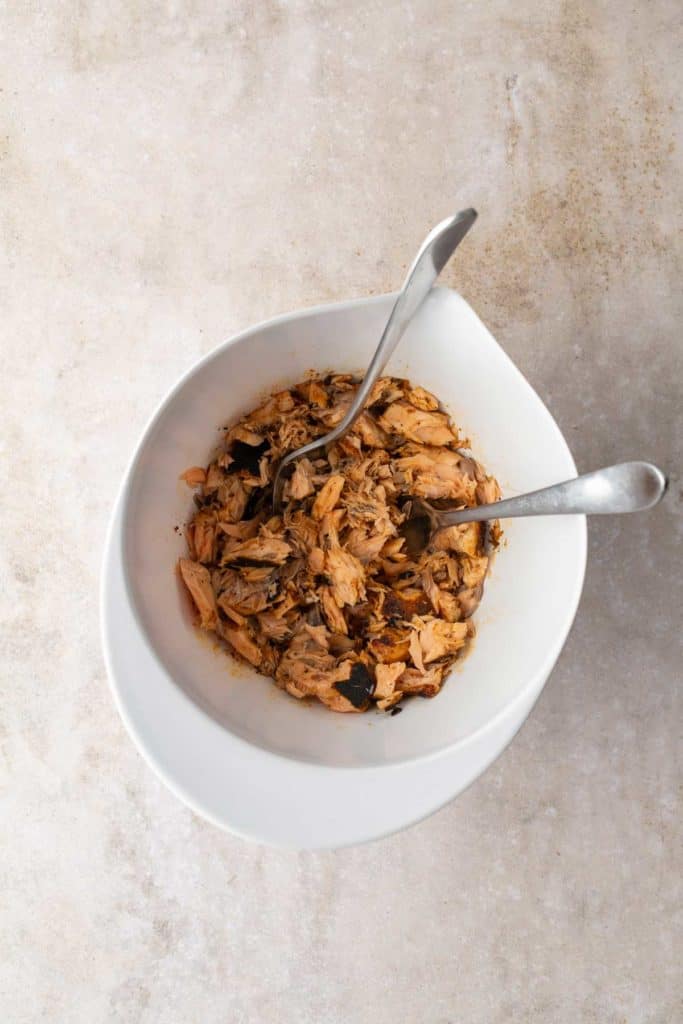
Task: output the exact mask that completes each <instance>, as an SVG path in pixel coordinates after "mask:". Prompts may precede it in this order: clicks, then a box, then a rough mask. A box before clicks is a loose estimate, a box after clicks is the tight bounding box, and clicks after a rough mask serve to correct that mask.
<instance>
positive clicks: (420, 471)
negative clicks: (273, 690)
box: [179, 373, 500, 712]
mask: <svg viewBox="0 0 683 1024" xmlns="http://www.w3.org/2000/svg"><path fill="white" fill-rule="evenodd" d="M356 385H357V381H356V379H355V378H353V377H352V376H351V375H349V374H335V373H331V374H328V375H327V376H325V377H319V376H311V377H309V378H308V379H307V380H305V381H302V382H301V383H299V384H297V385H296V386H295V387H293V388H291V389H290V390H286V391H280V392H278V393H277V394H274V395H272V396H271V397H270V398H269V399H268V400H267V401H266V402H265V403H264V404H263V405H261V406H259V408H257V409H255V410H254V411H253V412H251V413H249V414H248V415H247V416H244V417H243V418H242V419H241V420H240V421H239V422H238V423H234V424H232V425H230V426H229V427H228V428H226V430H225V433H224V440H223V444H222V445H221V447H220V449H219V450H217V451H216V452H215V454H214V456H213V458H212V460H211V461H210V463H209V465H208V466H207V467H206V468H204V467H201V466H192V467H190V468H189V469H187V470H186V471H185V472H184V473H182V474H181V477H180V479H181V480H184V481H185V482H186V483H187V484H188V486H190V487H192V488H194V489H195V490H196V493H195V504H196V506H197V507H196V510H195V512H194V515H193V517H192V519H191V521H190V522H189V523H187V524H186V527H185V536H186V538H187V545H188V557H186V558H181V559H180V562H179V572H180V577H181V579H182V580H183V582H184V584H185V586H186V588H187V590H188V592H189V594H190V597H191V598H192V602H193V604H194V607H195V609H196V611H197V619H198V624H199V625H200V627H201V628H202V629H205V630H208V631H211V632H213V633H214V634H215V635H216V636H218V637H219V638H220V640H222V641H223V642H224V644H225V646H226V649H227V650H228V651H229V652H230V653H231V654H233V655H234V656H235V657H237V658H241V659H243V660H245V661H247V662H248V663H249V664H251V665H253V666H254V667H255V668H256V669H257V670H258V671H259V672H261V673H263V674H264V675H269V676H271V677H272V678H274V679H275V681H276V683H277V685H278V686H280V687H281V688H283V689H284V690H286V691H287V692H288V693H289V694H291V695H292V696H293V697H296V698H297V699H303V698H315V699H317V700H319V701H321V702H322V703H323V704H325V705H326V706H327V707H328V708H330V709H331V710H333V711H339V712H362V711H365V710H367V709H368V708H370V707H372V706H375V707H377V708H378V709H379V710H381V711H389V710H390V709H392V708H394V707H395V706H396V705H397V704H398V703H399V702H400V701H402V700H403V699H404V698H405V697H406V696H409V695H413V694H419V695H421V696H423V697H433V696H434V695H435V694H437V693H438V692H439V690H440V689H441V686H442V685H443V681H444V679H445V678H446V677H447V675H448V671H449V669H450V666H451V664H452V663H453V661H455V660H456V658H458V657H460V656H461V655H462V653H463V651H465V650H466V648H467V645H468V644H469V642H470V641H471V638H472V637H473V635H474V626H473V625H472V622H471V616H472V614H473V613H474V611H475V610H476V608H477V606H478V604H479V602H480V600H481V597H482V593H483V584H484V580H485V577H486V574H487V571H488V565H489V556H488V546H487V545H488V544H490V542H491V541H492V542H493V543H494V544H495V543H497V540H498V536H499V529H498V526H497V524H489V529H488V530H486V529H485V528H484V527H483V526H482V525H480V524H477V523H470V524H466V525H464V526H458V527H450V528H449V529H447V530H443V531H441V532H440V533H438V534H436V535H435V537H434V538H432V541H431V543H430V546H429V547H428V548H427V549H426V550H425V551H424V552H423V553H422V554H421V555H420V556H419V559H418V560H416V561H413V560H412V559H411V555H410V554H409V553H408V552H407V551H406V550H405V544H404V539H403V536H402V535H401V527H402V525H403V523H404V522H405V513H404V511H403V507H404V505H405V504H406V501H407V500H408V499H409V498H410V497H411V496H420V497H423V498H426V499H428V500H431V501H436V502H441V503H444V502H445V503H450V505H451V506H455V507H462V506H463V505H464V506H474V505H478V504H483V503H485V502H490V501H495V500H497V499H498V498H499V497H500V489H499V487H498V484H497V483H496V481H495V480H494V479H493V478H492V477H490V476H488V475H487V474H486V472H485V470H484V469H483V468H482V467H481V466H480V465H479V463H477V462H475V460H474V459H473V458H472V457H471V456H470V455H468V454H466V453H465V452H464V451H463V448H464V446H465V445H466V442H465V441H463V440H461V439H460V438H459V436H458V432H457V430H456V429H455V427H454V426H453V424H452V423H451V421H450V419H449V417H448V415H447V414H446V413H445V412H443V411H442V409H441V408H440V405H439V401H438V399H437V398H436V397H435V396H434V395H432V394H430V392H428V391H425V390H424V388H421V387H413V386H412V385H411V384H410V383H409V382H408V381H406V380H400V379H398V378H393V377H384V378H382V379H381V380H379V381H377V383H376V384H375V385H374V387H373V389H372V392H371V394H370V398H369V402H368V405H367V407H366V409H365V411H364V413H363V414H362V416H361V417H360V418H359V419H358V421H357V422H356V424H355V425H354V428H353V429H352V430H351V432H350V433H349V434H348V435H347V436H346V437H344V438H343V439H342V440H341V441H340V442H338V443H337V444H334V445H332V446H331V447H330V449H329V450H328V451H327V452H326V453H325V454H324V455H321V456H319V457H315V456H314V457H313V458H311V459H306V458H304V459H301V460H299V461H298V462H297V464H296V466H295V467H294V470H293V472H292V473H291V475H290V477H289V479H288V481H287V483H286V485H285V491H284V507H283V510H282V514H281V515H279V516H274V515H273V513H272V482H273V477H274V474H275V471H276V469H277V465H278V463H279V461H280V460H281V459H282V457H283V456H284V455H285V454H287V452H288V451H291V450H292V449H293V448H296V447H298V446H299V445H302V444H306V443H307V442H309V441H311V440H314V439H315V438H317V437H320V436H321V435H322V434H324V433H325V432H326V431H327V430H329V428H330V427H331V426H333V425H334V424H336V423H339V422H340V420H341V419H342V417H343V416H344V414H345V412H346V410H347V409H348V407H349V404H350V402H351V400H352V398H353V391H354V389H355V387H356Z"/></svg>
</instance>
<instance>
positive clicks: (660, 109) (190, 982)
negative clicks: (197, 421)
mask: <svg viewBox="0 0 683 1024" xmlns="http://www.w3.org/2000/svg"><path fill="white" fill-rule="evenodd" d="M0 28H1V30H2V31H1V33H0V35H1V37H2V49H3V58H4V59H3V61H2V63H1V65H0V80H1V81H0V86H1V91H0V180H1V181H2V189H1V191H0V231H1V232H2V256H1V257H0V258H1V259H2V265H3V269H2V275H1V276H0V289H1V294H2V328H1V331H2V370H3V402H2V407H1V411H0V426H1V431H2V460H1V461H0V472H1V473H2V475H3V477H4V486H3V494H4V497H5V501H4V502H3V529H2V540H1V541H0V565H1V577H0V581H1V588H0V615H1V629H0V645H1V653H0V665H1V666H2V694H3V695H2V712H1V714H0V801H1V803H0V806H1V807H2V819H1V821H2V834H3V841H2V854H1V856H0V880H1V891H2V899H1V901H0V907H1V909H0V950H1V951H2V952H1V955H0V1019H2V1020H3V1021H7V1022H8V1024H10V1022H11V1024H25V1022H35V1021H38V1020H49V1021H58V1022H60V1024H70V1022H78V1024H80V1022H84V1024H85V1022H87V1024H91V1022H93V1021H98V1022H99V1021H107V1022H135V1024H152V1022H163V1024H175V1022H178V1024H181V1022H182V1024H185V1022H195V1021H196V1022H202V1024H204V1022H214V1021H215V1022H219V1021H220V1022H230V1024H233V1022H234V1024H261V1022H264V1021H268V1022H274V1024H290V1022H292V1024H294V1022H296V1024H320V1022H329V1024H361V1022H366V1021H372V1022H373V1024H394V1022H398V1021H410V1022H413V1021H415V1022H417V1021H420V1022H422V1021H425V1022H434V1024H447V1022H455V1021H457V1022H459V1024H469V1022H480V1021H481V1022H485V1024H508V1022H510V1021H520V1022H521V1021H524V1022H532V1024H536V1022H552V1024H565V1022H566V1024H576V1022H577V1021H588V1022H592V1021H594V1022H599V1024H621V1022H625V1021H627V1022H634V1024H635V1022H637V1024H672V1022H673V1021H674V1020H676V1019H680V1015H681V1013H682V1012H683V1011H682V1009H681V1000H682V997H683V989H682V986H681V980H680V962H679V954H676V953H675V940H676V935H675V923H676V914H677V913H678V914H679V918H678V920H679V921H680V906H681V903H680V898H681V893H680V871H681V847H680V833H679V832H678V828H679V826H680V816H681V804H680V791H679V787H680V747H679V746H677V743H678V726H679V723H680V714H681V692H680V667H681V662H682V658H681V654H682V652H681V644H680V608H681V606H682V604H683V601H682V595H681V573H680V567H679V568H678V569H677V568H676V566H675V559H676V555H677V554H679V553H680V539H681V484H680V479H679V477H678V472H679V469H680V465H679V463H678V461H677V455H680V450H681V441H680V439H681V437H682V436H683V424H682V422H681V418H682V416H681V409H682V403H681V395H680V381H681V363H682V355H683V346H682V345H681V326H680V325H681V319H682V313H683V309H682V305H683V303H682V299H681V279H682V278H683V267H682V266H681V264H682V262H683V261H682V259H681V252H682V250H681V245H680V238H681V236H680V228H681V209H682V202H681V200H682V198H683V197H682V195H681V161H680V149H677V148H676V146H677V144H678V145H680V138H679V139H678V142H677V133H679V134H680V128H681V121H680V117H679V115H678V114H677V112H676V110H675V109H674V107H675V104H676V103H677V101H678V98H679V94H680V92H681V87H682V85H683V81H682V75H681V64H680V50H679V47H680V6H679V4H678V3H677V2H675V0H652V2H651V3H648V4H641V5H623V4H621V3H618V2H617V0H599V2H580V0H565V2H562V3H557V4H548V3H541V2H539V0H519V2H518V3H514V4H513V3H510V2H507V0H492V2H490V3H486V4H477V3H462V4H448V3H445V2H444V3H434V2H432V0H414V2H405V3H399V2H394V0H384V2H377V0H372V2H369V3H363V4H361V3H358V4H354V3H351V2H348V0H342V2H333V0H328V2H324V0H322V2H319V3H312V2H304V0H291V2H289V3H285V2H282V3H278V2H275V0H269V2H261V0H259V2H256V3H247V0H238V2H232V3H228V4H213V3H210V2H207V0H196V2H193V3H190V2H189V0H177V2H175V3H167V4H160V3H143V2H141V0H138V2H135V0H128V2H127V3H124V4H103V3H92V4H81V3H76V2H75V0H65V2H64V3H62V4H54V5H50V4H45V5H40V4H4V5H2V9H1V10H0ZM469 205H473V206H475V207H476V208H477V209H478V210H479V211H480V221H479V223H478V224H477V227H476V230H475V231H473V232H472V235H471V236H470V238H468V240H467V242H466V243H465V245H463V248H462V250H461V253H459V254H458V257H457V260H454V261H453V266H452V269H451V270H450V272H449V273H450V277H449V279H448V280H449V282H450V283H452V284H453V285H455V286H456V287H458V288H459V289H460V290H461V291H462V293H463V294H464V295H465V297H466V298H467V299H468V300H469V301H470V302H471V303H472V305H473V306H474V308H475V309H476V310H477V311H478V312H479V314H480V315H481V316H482V318H483V319H484V321H485V322H486V323H487V324H488V325H489V326H490V327H491V329H492V330H493V332H494V334H496V336H497V337H498V339H499V341H500V342H501V343H502V344H503V346H504V347H505V348H506V349H507V351H508V352H509V353H510V355H511V356H512V358H513V359H514V360H515V361H516V362H517V364H518V365H519V366H520V367H521V369H522V370H523V371H524V373H525V374H526V375H527V376H528V377H529V379H530V380H531V382H532V383H533V385H534V386H535V387H536V388H537V390H538V391H539V393H540V394H541V396H542V397H543V398H544V400H545V401H546V402H547V404H548V405H549V407H550V409H551V410H552V412H553V414H554V415H555V416H556V418H557V420H558V422H559V423H560V425H561V427H562V429H563V430H564V432H565V433H566V435H567V437H568V438H569V441H570V444H571V445H572V448H573V451H574V453H575V456H576V458H577V461H578V464H579V467H580V468H581V469H582V470H585V469H588V468H592V467H596V466H599V465H601V464H606V463H608V462H610V461H616V460H619V459H622V458H628V457H645V458H651V459H653V460H654V461H657V462H659V463H660V464H662V465H663V466H665V467H667V468H668V469H669V471H670V472H671V473H672V486H671V490H670V494H669V495H668V496H667V500H666V502H665V503H664V504H663V505H662V506H660V507H659V508H658V509H657V510H656V511H655V512H654V513H653V514H651V515H646V516H638V517H633V518H624V519H608V520H605V521H595V522H592V523H591V524H590V557H589V568H588V576H587V582H586V589H585V594H584V598H583V602H582V605H581V608H580V611H579V614H578V618H577V621H576V625H575V627H574V630H573V632H572V634H571V637H570V640H569V642H568V644H567V646H566V648H565V651H564V653H563V655H562V657H561V659H560V661H559V663H558V665H557V668H556V670H555V672H554V673H553V675H552V678H551V680H550V682H549V684H548V686H547V687H546V689H545V691H544V693H543V695H542V698H541V700H540V701H539V703H538V705H537V706H536V708H535V709H534V711H533V713H532V715H531V717H530V719H529V721H528V722H527V724H526V725H525V726H524V728H523V729H522V731H521V732H520V734H519V735H518V737H517V738H516V740H515V741H514V742H513V744H512V745H511V747H510V748H509V749H508V750H507V752H506V753H505V754H504V755H503V756H502V757H501V758H500V759H499V760H498V761H497V762H496V763H495V764H494V765H493V767H492V768H491V769H490V770H489V771H488V772H487V773H486V774H485V775H484V776H483V777H482V778H481V779H480V780H479V781H478V782H477V783H476V784H475V785H474V786H472V787H471V788H470V789H469V790H468V791H467V792H466V793H465V794H464V795H463V796H462V797H461V798H460V799H459V800H457V801H456V802H455V803H453V804H451V805H450V806H449V807H447V808H446V809H444V810H443V811H441V812H440V813H439V814H437V815H436V816H434V817H433V818H431V819H430V820H428V821H426V822H424V823H423V824H421V825H419V826H418V827H415V828H413V829H411V830H409V831H407V832H405V833H403V834H401V835H398V836H395V837H392V838H390V839H387V840H384V841H382V842H378V843H375V844H372V845H370V846H368V847H364V848H358V849H354V850H348V851H343V852H338V853H321V854H312V853H302V854H296V853H284V852H278V851H273V850H270V849H265V848H260V847H257V846H252V845H249V844H246V843H244V842H241V841H240V840H238V839H235V838H232V837H231V836H229V835H225V834H223V833H221V832H220V831H218V830H216V829H215V828H213V827H212V826H211V825H209V824H207V823H205V822H204V821H202V820H200V819H198V818H197V817H195V816H194V815H193V814H192V813H191V812H190V811H189V810H187V809H186V808H185V807H184V806H183V805H182V804H180V803H179V802H178V801H177V800H176V799H175V798H174V797H173V796H172V795H171V794H170V793H169V792H168V791H167V790H166V789H165V788H164V787H163V786H162V785H161V783H160V782H158V781H157V779H156V778H155V777H154V776H153V775H152V773H151V772H150V771H149V770H148V769H147V767H146V766H145V764H144V763H143V761H142V759H141V757H140V756H139V755H138V754H137V752H136V751H135V749H134V748H133V746H132V745H131V743H130V741H129V739H128V737H127V736H126V735H125V733H124V730H123V726H122V724H121V722H120V721H119V718H118V716H117V714H116V712H115V711H114V708H113V706H112V702H111V699H110V695H109V691H108V688H107V686H106V683H105V674H104V668H103V663H102V657H101V654H100V641H99V629H98V602H97V589H98V575H99V566H100V558H101V552H102V547H103V542H104V536H105V529H106V524H107V519H108V516H109V513H110V510H111V506H112V502H113V499H114V495H115V493H116V490H117V487H118V483H119V480H120V477H121V474H122V472H123V469H124V466H125V464H126V461H127V459H128V457H129V454H130V451H131V449H132V446H133V444H134V442H135V440H136V439H137V437H138V435H139V433H140V431H141V429H142V427H143V425H144V423H145V422H146V420H147V418H148V416H149V413H150V410H151V409H152V408H153V407H154V406H155V404H156V403H157V402H158V400H159V399H160V397H161V396H162V395H163V394H164V393H165V391H166V390H167V389H168V387H169V386H170V385H171V384H172V383H173V382H174V381H175V379H176V378H177V376H178V375H179V374H180V373H181V372H182V371H184V370H185V369H186V368H187V367H189V366H190V365H191V364H192V363H193V362H194V361H195V360H196V359H197V358H198V357H199V356H201V355H202V354H203V353H205V352H207V351H209V350H210V349H211V348H212V347H213V346H215V345H216V344H217V343H218V342H219V341H221V340H222V339H223V338H225V337H226V336H228V335H229V334H231V333H233V332H234V331H236V330H238V329H240V328H243V327H245V326H247V325H249V324H250V323H251V322H254V321H256V320H261V319H263V318H265V317H268V316H270V315H272V314H275V313H278V312H283V311H286V310H289V309H294V308H297V307H300V306H305V305H310V304H315V303H319V302H324V301H326V300H332V299H337V298H346V297H349V296H354V295H362V294H368V293H371V292H383V291H386V290H390V289H393V288H395V287H397V286H398V285H399V284H400V282H401V279H402V276H403V273H404V270H405V267H406V265H407V263H408V262H409V261H410V259H411V258H412V256H413V253H414V251H415V249H416V246H417V245H418V243H419V242H420V240H421V239H422V237H423V235H424V233H425V230H426V229H427V228H429V227H430V226H431V225H432V224H434V223H435V222H436V221H438V220H439V219H440V218H441V217H443V216H444V215H446V214H448V213H450V212H452V211H453V209H456V208H458V207H462V206H469ZM680 940H681V936H680V933H679V934H678V944H679V950H680Z"/></svg>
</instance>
